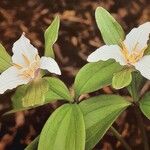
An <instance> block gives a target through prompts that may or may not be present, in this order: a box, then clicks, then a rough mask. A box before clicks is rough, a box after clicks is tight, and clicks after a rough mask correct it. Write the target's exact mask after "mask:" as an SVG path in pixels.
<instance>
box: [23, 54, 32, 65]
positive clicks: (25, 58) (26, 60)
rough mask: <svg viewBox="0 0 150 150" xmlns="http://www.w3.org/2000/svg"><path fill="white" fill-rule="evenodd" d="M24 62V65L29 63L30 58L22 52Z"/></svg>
mask: <svg viewBox="0 0 150 150" xmlns="http://www.w3.org/2000/svg"><path fill="white" fill-rule="evenodd" d="M22 56H23V59H24V62H25V63H26V65H30V60H29V59H28V57H27V56H26V55H24V54H22Z"/></svg>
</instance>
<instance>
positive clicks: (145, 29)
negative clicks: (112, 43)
mask: <svg viewBox="0 0 150 150" xmlns="http://www.w3.org/2000/svg"><path fill="white" fill-rule="evenodd" d="M149 34H150V22H146V23H144V24H142V25H140V26H139V27H138V28H133V29H132V30H131V31H130V33H129V34H128V35H127V36H126V39H125V40H124V44H125V45H126V47H127V49H128V50H129V52H132V50H134V49H135V50H137V51H140V50H142V49H143V48H145V47H147V41H148V40H149Z"/></svg>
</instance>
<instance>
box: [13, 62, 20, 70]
mask: <svg viewBox="0 0 150 150" xmlns="http://www.w3.org/2000/svg"><path fill="white" fill-rule="evenodd" d="M12 65H13V66H15V67H16V68H17V69H22V68H23V67H22V66H21V65H19V64H15V63H12Z"/></svg>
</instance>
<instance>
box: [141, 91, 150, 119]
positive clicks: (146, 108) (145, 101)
mask: <svg viewBox="0 0 150 150" xmlns="http://www.w3.org/2000/svg"><path fill="white" fill-rule="evenodd" d="M140 109H141V111H142V112H143V114H144V115H145V116H146V117H147V118H148V119H149V120H150V92H148V93H147V94H146V95H145V96H144V97H143V98H142V99H141V100H140Z"/></svg>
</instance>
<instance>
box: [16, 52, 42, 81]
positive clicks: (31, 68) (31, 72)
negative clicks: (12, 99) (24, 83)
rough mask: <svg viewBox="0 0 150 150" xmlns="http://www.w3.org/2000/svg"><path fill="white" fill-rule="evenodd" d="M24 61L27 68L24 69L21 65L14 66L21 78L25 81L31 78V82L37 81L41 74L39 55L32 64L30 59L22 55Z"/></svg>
mask: <svg viewBox="0 0 150 150" xmlns="http://www.w3.org/2000/svg"><path fill="white" fill-rule="evenodd" d="M22 56H23V59H24V62H25V64H26V65H27V67H22V66H21V65H19V64H13V65H14V66H15V67H16V68H17V69H18V70H19V71H20V73H19V76H21V77H22V78H23V79H28V78H30V79H31V80H33V79H35V78H36V77H37V76H39V72H40V69H39V68H40V57H39V55H38V54H37V55H36V56H35V58H34V59H33V62H30V60H29V59H28V57H27V56H26V55H24V54H22Z"/></svg>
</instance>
